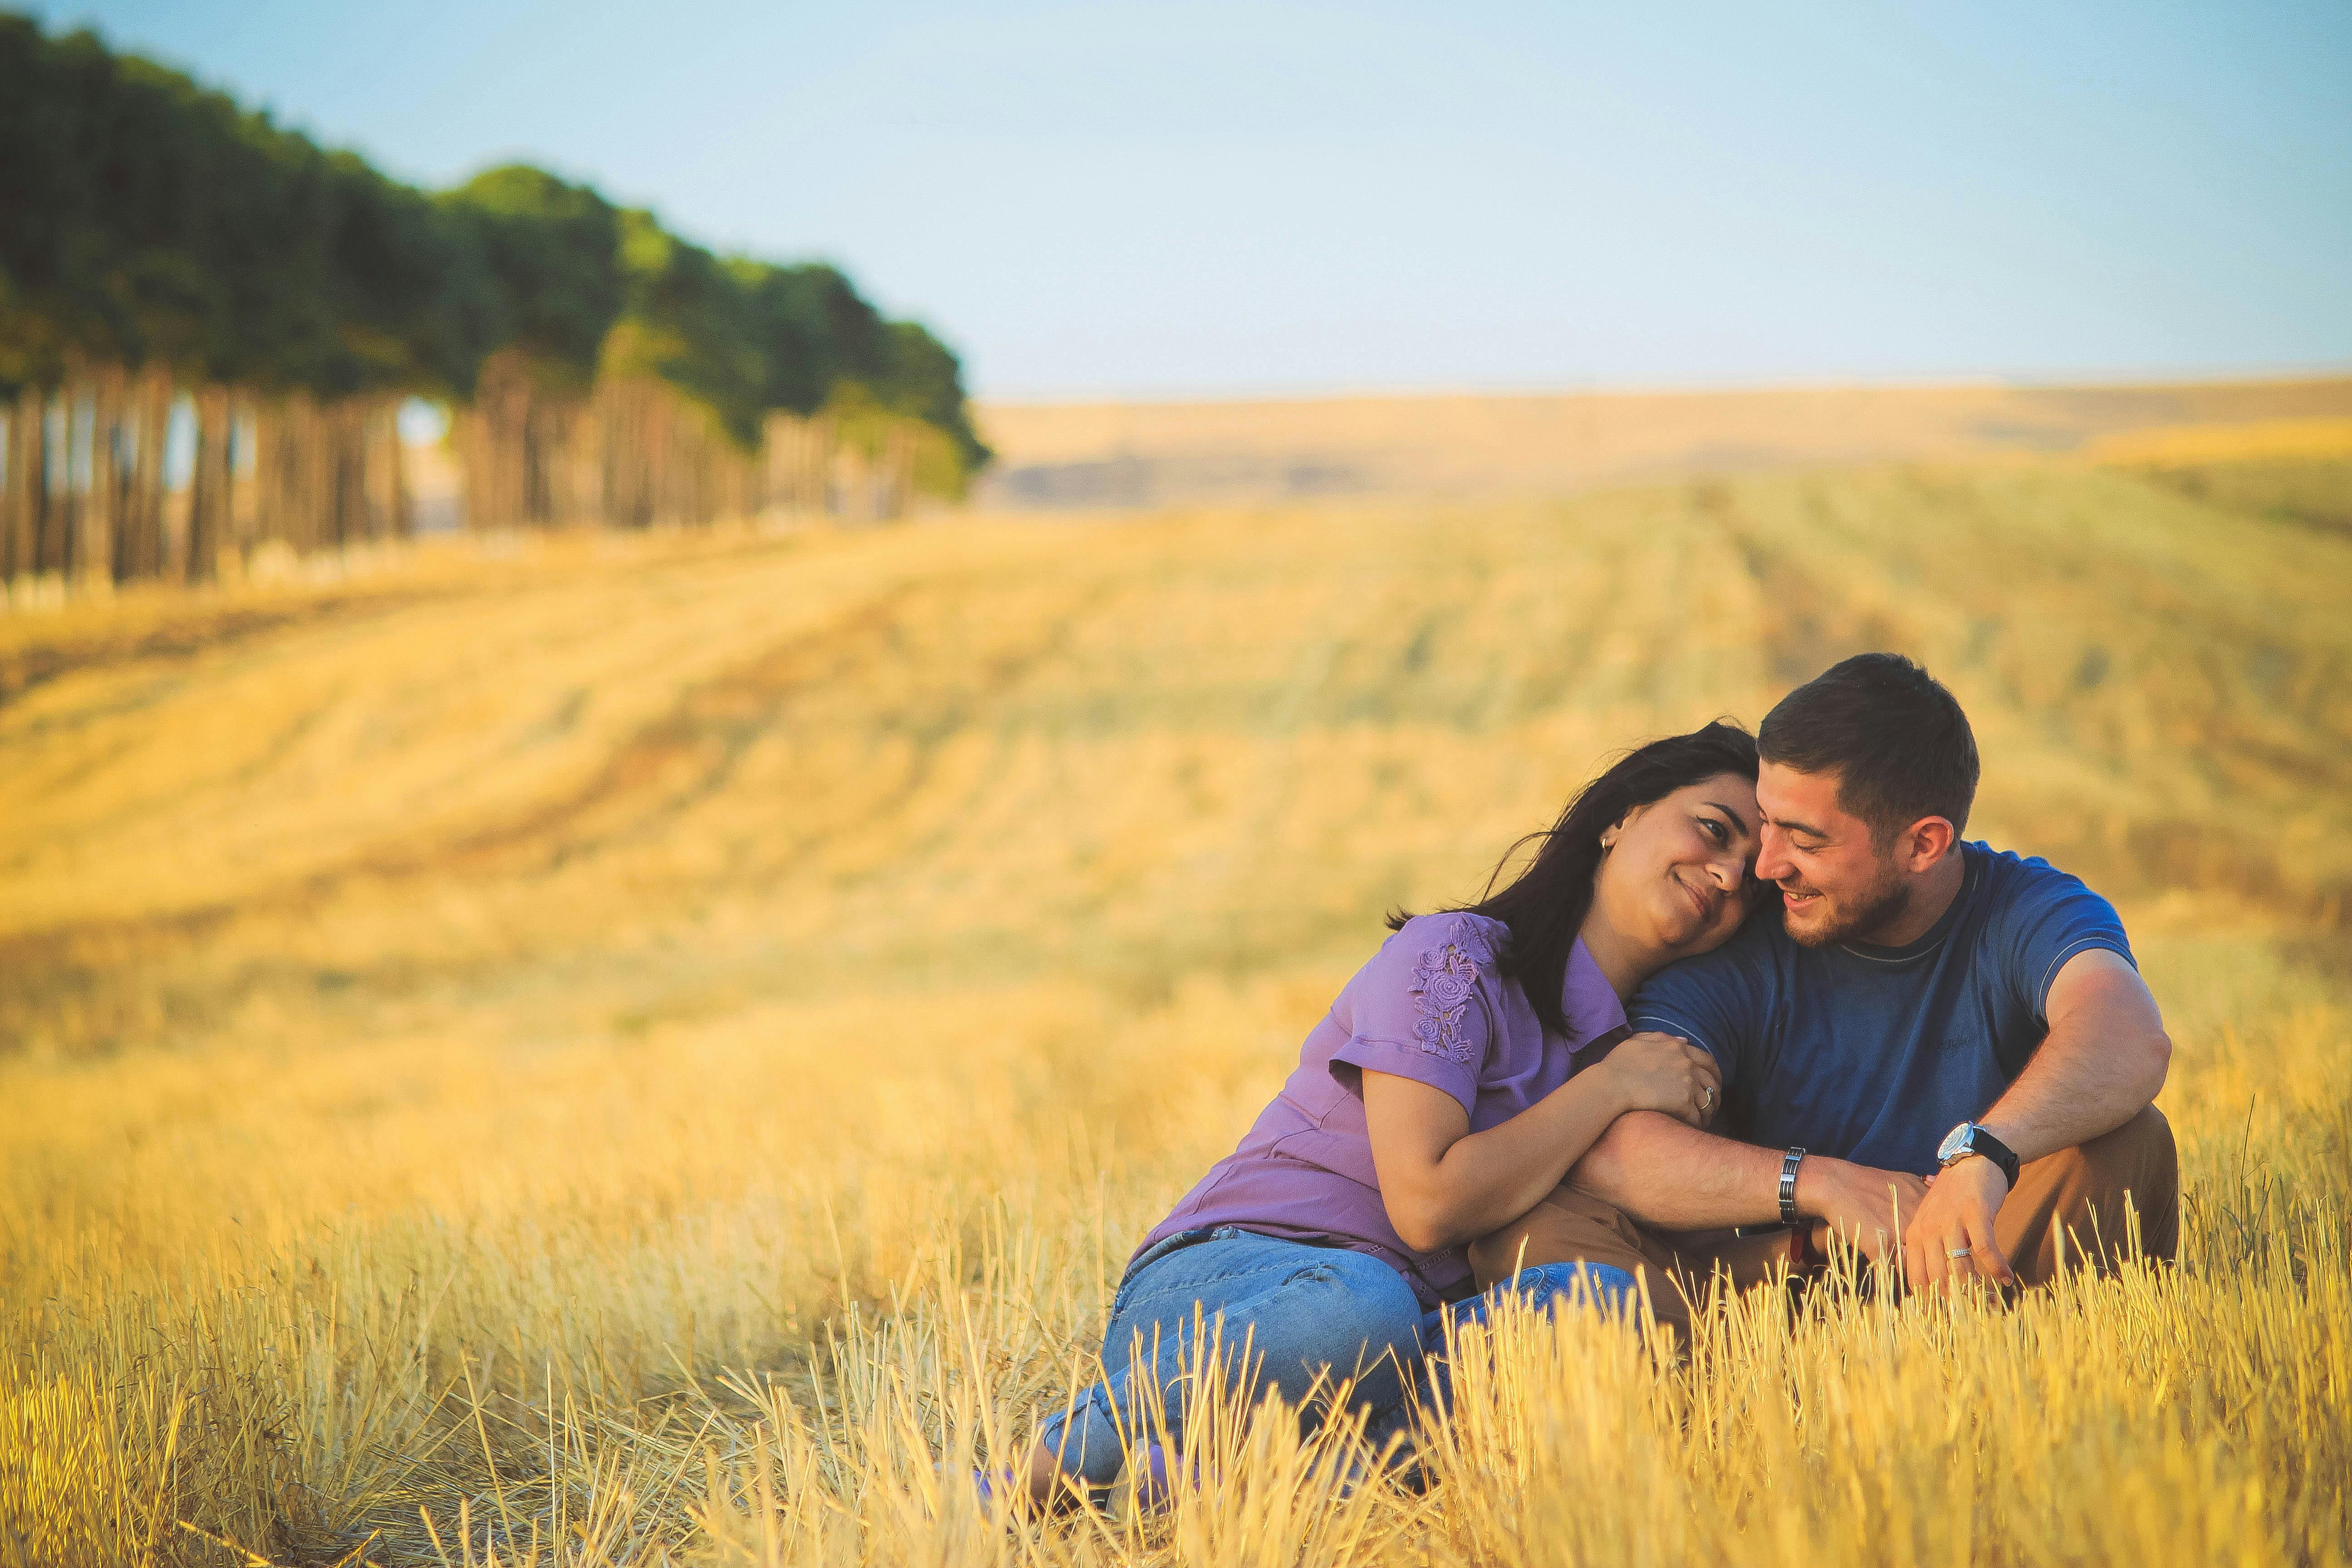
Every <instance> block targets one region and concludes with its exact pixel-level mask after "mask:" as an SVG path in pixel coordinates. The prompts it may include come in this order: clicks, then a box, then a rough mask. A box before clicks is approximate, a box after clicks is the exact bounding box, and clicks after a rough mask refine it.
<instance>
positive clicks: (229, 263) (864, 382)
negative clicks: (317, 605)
mask: <svg viewBox="0 0 2352 1568" xmlns="http://www.w3.org/2000/svg"><path fill="white" fill-rule="evenodd" d="M0 213H5V221H0V419H5V426H6V435H5V441H0V464H5V469H0V580H10V579H16V578H20V577H25V576H27V575H45V576H52V577H63V578H66V579H87V578H95V577H107V576H110V577H113V578H115V579H118V580H119V579H123V578H129V577H141V576H155V575H163V576H183V577H194V578H201V577H205V576H208V575H211V574H214V573H215V571H217V570H219V569H220V568H221V566H222V564H223V563H224V561H225V560H226V558H227V556H229V555H231V554H236V553H240V552H242V553H246V554H250V553H251V552H254V551H256V550H257V549H260V548H264V547H266V546H268V545H269V544H271V543H273V542H278V543H282V544H283V545H284V546H286V547H287V548H289V549H291V550H293V551H295V552H303V551H307V550H310V549H314V548H319V547H322V546H327V545H332V544H341V543H349V542H352V541H354V540H360V539H368V538H376V537H382V536H384V535H387V534H397V533H399V532H401V531H404V530H405V529H406V528H407V527H408V526H409V522H408V519H409V513H410V509H409V506H408V504H407V498H406V490H405V485H404V478H403V474H402V469H401V462H400V445H399V442H398V440H397V438H396V437H395V436H394V426H393V410H394V408H396V406H397V405H398V404H399V403H400V402H401V400H403V399H404V398H405V397H408V396H412V395H421V396H425V397H429V398H433V399H436V400H440V401H443V402H446V403H448V404H450V405H453V406H454V407H455V408H456V409H457V430H456V432H455V437H454V446H455V448H456V451H457V455H458V458H459V459H460V461H461V463H462V465H463V467H464V470H465V475H466V491H467V505H468V515H469V518H470V519H471V520H472V521H475V522H476V523H478V524H490V525H504V524H531V523H562V522H574V521H602V522H604V523H607V524H611V525H615V526H642V525H644V524H646V523H650V522H655V521H698V520H704V519H708V518H709V517H711V516H714V515H719V514H721V513H724V512H729V511H740V510H760V509H761V507H762V506H766V505H772V504H787V505H797V506H803V507H810V508H821V509H832V510H839V509H843V508H847V509H850V510H860V511H865V512H868V513H872V514H878V515H888V514H890V513H891V512H893V511H894V510H898V509H899V508H902V507H903V506H904V505H905V504H906V501H907V500H908V497H909V496H910V495H911V494H913V493H916V492H928V493H932V494H938V495H942V496H950V497H952V496H955V495H958V494H960V493H961V489H962V488H963V486H964V484H965V482H966V480H967V479H968V478H969V476H970V475H971V473H972V472H973V471H974V470H975V469H976V468H977V467H978V466H979V465H980V464H981V463H982V462H983V461H985V459H986V458H987V452H986V449H985V448H984V447H982V445H981V443H980V441H979V440H978V438H977V437H976V436H975V435H974V433H973V430H972V426H971V418H970V413H969V410H968V408H967V406H966V404H965V398H964V392H963V386H962V380H961V369H960V367H959V365H958V363H957V362H956V359H955V356H954V355H953V354H952V353H950V351H949V350H948V349H947V348H946V347H945V346H944V345H942V344H941V343H940V342H939V341H938V340H937V339H936V338H934V337H932V336H931V334H930V333H929V331H925V330H924V329H923V328H922V327H921V326H919V325H917V324H915V323H913V322H908V321H887V320H885V319H884V318H883V317H882V315H881V314H880V313H879V312H878V311H877V310H875V309H874V307H873V306H872V305H871V304H870V303H868V302H867V301H866V300H865V299H863V298H862V297H860V296H859V294H858V293H857V291H856V289H855V288H854V287H853V286H852V284H851V283H850V281H849V279H846V278H845V277H844V276H843V275H842V274H841V273H840V272H839V271H837V270H835V268H830V267H825V266H821V265H805V266H793V267H780V266H774V265H771V264H769V263H765V262H761V261H757V260H752V259H748V258H723V257H719V256H716V255H713V254H712V253H711V252H710V251H709V250H706V249H704V248H702V247H698V246H696V245H692V244H689V243H688V242H687V241H686V240H684V239H681V238H679V237H677V236H675V235H673V234H670V233H668V232H667V231H666V230H665V229H663V228H662V226H660V225H659V224H658V223H657V222H656V220H655V219H654V217H653V216H652V215H650V214H648V213H645V212H641V211H634V210H629V209H624V208H619V207H615V206H614V205H612V204H611V203H609V202H607V201H605V200H604V197H603V196H601V195H598V194H597V193H596V192H595V191H594V190H593V189H590V188H589V187H587V186H584V185H579V184H569V183H567V182H565V181H562V180H560V179H558V178H556V177H555V176H553V175H551V174H547V173H545V172H544V171H541V170H539V169H535V168H530V167H527V166H522V165H514V166H509V167H505V168H499V169H493V170H491V171H489V172H488V173H486V174H481V175H479V176H478V177H476V178H475V179H473V180H471V181H469V182H467V184H464V185H462V186H459V187H458V188H457V189H455V190H451V191H446V192H441V193H438V194H433V193H427V192H424V191H419V190H416V189H414V188H412V187H409V186H406V185H404V184H400V183H398V182H396V181H394V180H391V179H388V178H386V177H385V176H383V174H379V173H377V172H376V171H375V170H374V169H373V168H371V167H370V166H369V165H368V164H367V163H365V162H364V161H362V159H360V158H359V157H357V156H355V155H354V154H352V153H337V152H328V151H325V150H322V149H321V148H320V147H319V146H317V145H316V144H315V143H313V142H310V140H309V139H308V138H307V137H304V136H302V135H300V134H299V133H296V132H289V131H286V130H283V129H281V128H279V127H278V126H277V125H275V124H273V123H272V122H271V121H270V120H269V118H268V115H267V114H263V113H256V112H249V111H247V110H240V109H239V108H238V107H237V106H236V104H235V103H233V102H232V101H231V100H228V99H227V98H226V97H225V96H223V95H221V94H219V93H215V92H209V91H206V90H205V89H202V88H201V87H199V86H198V85H197V84H196V83H194V82H193V81H191V80H190V79H188V78H186V77H184V76H183V75H180V74H179V73H177V72H174V71H172V70H168V69H166V68H163V67H162V66H159V65H156V64H154V63H153V62H152V61H148V60H144V59H141V58H136V57H131V56H122V55H117V54H114V53H112V52H111V51H110V50H109V49H107V48H106V47H105V46H104V45H103V44H102V43H101V42H100V40H99V39H98V38H97V37H94V36H93V35H91V34H89V33H87V32H83V33H74V34H70V35H67V36H63V37H49V36H47V35H45V34H44V33H43V32H42V30H41V29H40V28H39V27H38V26H37V25H36V24H35V23H33V22H32V21H30V20H28V19H26V18H24V17H21V16H6V15H0Z"/></svg>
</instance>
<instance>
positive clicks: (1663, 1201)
mask: <svg viewBox="0 0 2352 1568" xmlns="http://www.w3.org/2000/svg"><path fill="white" fill-rule="evenodd" d="M1785 1152H1786V1151H1784V1150H1780V1149H1761V1148H1759V1147H1757V1146H1756V1145H1755V1144H1753V1143H1741V1142H1735V1141H1734V1140H1732V1139H1729V1138H1717V1137H1716V1136H1715V1135H1714V1134H1712V1133H1707V1132H1701V1131H1698V1130H1697V1129H1696V1128H1694V1127H1685V1126H1684V1125H1683V1124H1682V1123H1681V1122H1679V1121H1675V1119H1674V1118H1673V1117H1671V1116H1661V1115H1658V1114H1657V1113H1656V1112H1654V1111H1644V1110H1634V1111H1628V1112H1627V1113H1626V1114H1624V1115H1622V1116H1621V1117H1619V1118H1618V1119H1617V1120H1616V1121H1614V1122H1612V1124H1611V1125H1610V1128H1609V1131H1607V1132H1606V1133H1604V1134H1602V1135H1601V1141H1600V1142H1597V1143H1595V1144H1594V1145H1593V1146H1592V1147H1591V1150H1589V1151H1588V1152H1586V1154H1585V1156H1584V1158H1583V1159H1581V1160H1580V1161H1578V1162H1577V1163H1576V1165H1575V1168H1574V1169H1572V1170H1570V1172H1569V1173H1568V1184H1569V1185H1570V1186H1571V1187H1574V1188H1576V1189H1577V1190H1578V1191H1580V1192H1585V1193H1590V1194H1592V1195H1593V1196H1594V1197H1597V1198H1600V1199H1601V1200H1602V1201H1603V1202H1606V1203H1609V1204H1612V1205H1615V1206H1616V1207H1618V1208H1620V1209H1622V1210H1623V1211H1624V1212H1625V1213H1627V1214H1629V1215H1633V1217H1634V1218H1635V1219H1637V1220H1640V1221H1641V1222H1642V1223H1643V1225H1647V1226H1654V1227H1656V1228H1658V1229H1660V1230H1721V1229H1724V1228H1726V1227H1727V1226H1736V1225H1769V1224H1771V1223H1773V1222H1774V1221H1776V1220H1778V1219H1779V1218H1780V1160H1781V1156H1782V1155H1783V1154H1784V1153H1785ZM1926 1191H1927V1187H1926V1184H1924V1183H1922V1182H1921V1181H1920V1180H1919V1178H1918V1177H1916V1176H1914V1175H1911V1174H1909V1173H1906V1172H1901V1171H1880V1170H1874V1169H1872V1168H1871V1167H1870V1166H1868V1165H1857V1164H1855V1163H1853V1162H1852V1161H1851V1160H1837V1159H1832V1158H1831V1157H1830V1156H1829V1155H1827V1154H1808V1155H1806V1156H1805V1158H1804V1160H1803V1162H1802V1163H1801V1164H1799V1165H1798V1167H1797V1212H1798V1213H1799V1214H1801V1215H1803V1216H1804V1217H1805V1218H1806V1219H1808V1220H1817V1221H1822V1222H1824V1223H1826V1224H1828V1225H1829V1226H1832V1227H1833V1228H1834V1229H1836V1230H1837V1231H1838V1232H1839V1233H1840V1234H1841V1235H1843V1236H1844V1237H1847V1238H1848V1239H1850V1240H1853V1242H1855V1243H1856V1244H1857V1245H1859V1246H1860V1247H1862V1249H1863V1251H1864V1253H1866V1254H1868V1255H1869V1256H1870V1257H1873V1258H1876V1257H1878V1256H1879V1255H1880V1254H1881V1253H1882V1252H1885V1251H1887V1250H1889V1249H1891V1247H1892V1246H1893V1244H1894V1240H1895V1237H1899V1236H1901V1235H1902V1234H1903V1222H1904V1219H1905V1218H1906V1216H1908V1215H1909V1214H1910V1213H1911V1211H1912V1209H1913V1208H1914V1207H1916V1205H1917V1204H1918V1202H1919V1200H1920V1198H1921V1196H1922V1194H1925V1192H1926Z"/></svg>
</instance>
